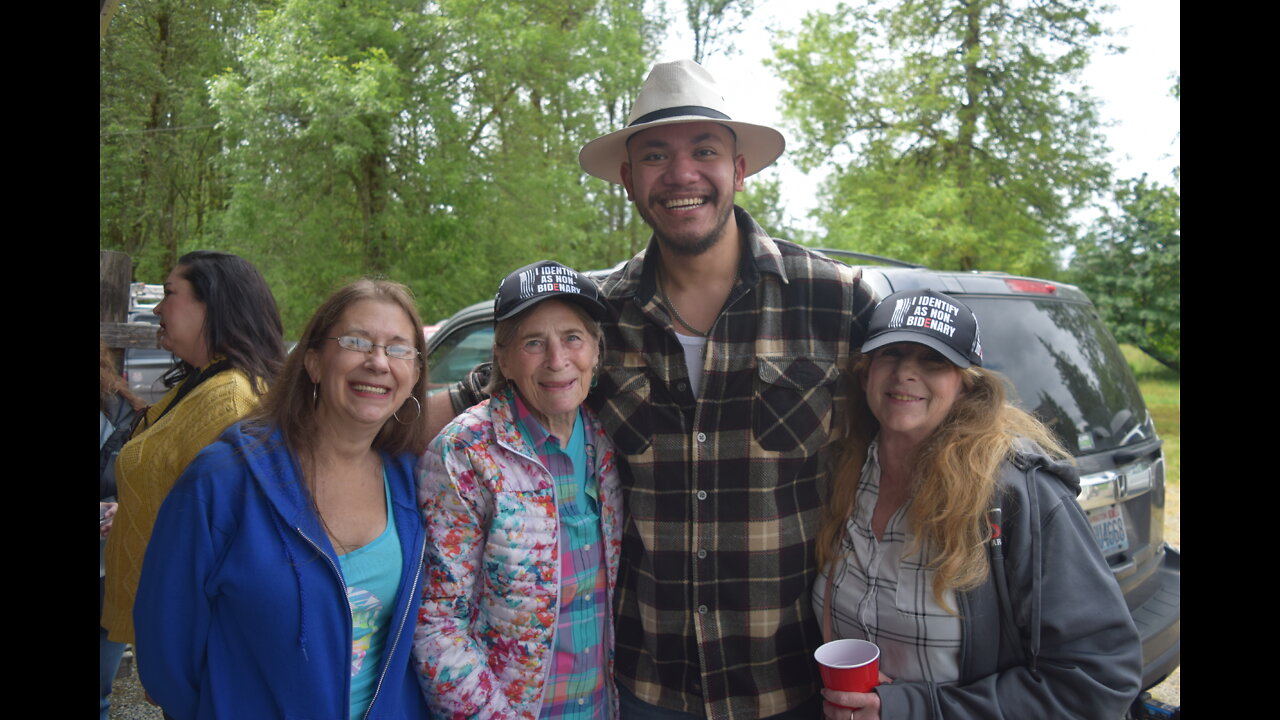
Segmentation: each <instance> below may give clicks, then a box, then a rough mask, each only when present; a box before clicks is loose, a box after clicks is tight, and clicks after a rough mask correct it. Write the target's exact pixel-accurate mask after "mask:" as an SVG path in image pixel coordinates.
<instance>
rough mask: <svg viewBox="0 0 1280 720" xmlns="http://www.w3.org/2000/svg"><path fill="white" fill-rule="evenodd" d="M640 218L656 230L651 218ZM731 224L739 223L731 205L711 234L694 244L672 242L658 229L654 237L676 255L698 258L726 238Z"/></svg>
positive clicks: (638, 207) (654, 232)
mask: <svg viewBox="0 0 1280 720" xmlns="http://www.w3.org/2000/svg"><path fill="white" fill-rule="evenodd" d="M636 209H637V210H639V209H640V206H639V205H637V206H636ZM640 217H641V218H642V219H643V220H644V221H645V224H647V225H648V226H649V227H650V228H654V225H655V223H652V222H650V221H649V218H647V217H645V213H643V212H641V213H640ZM731 222H737V219H736V218H735V217H734V212H733V205H729V207H728V208H727V209H726V211H725V214H724V217H722V218H721V219H720V222H719V223H717V224H716V226H715V227H714V228H712V230H711V232H709V233H707V234H706V235H704V236H702V237H700V238H698V239H697V240H694V241H693V242H688V241H685V242H677V241H674V240H671V239H670V238H668V237H665V236H664V235H662V234H661V233H659V232H658V231H657V229H656V228H654V230H653V235H654V237H656V238H657V239H658V244H659V245H660V246H661V247H662V248H663V249H664V250H670V251H671V252H673V253H675V254H676V255H683V256H685V257H696V256H698V255H701V254H703V253H705V252H706V251H708V250H710V249H711V248H713V247H715V245H716V243H717V242H719V241H720V238H721V237H723V236H724V233H725V229H726V228H727V227H729V223H731Z"/></svg>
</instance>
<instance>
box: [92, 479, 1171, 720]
mask: <svg viewBox="0 0 1280 720" xmlns="http://www.w3.org/2000/svg"><path fill="white" fill-rule="evenodd" d="M1165 493H1166V496H1165V497H1166V506H1165V528H1164V537H1165V541H1166V542H1168V543H1169V544H1170V545H1172V546H1173V547H1175V548H1179V549H1181V548H1182V532H1181V530H1182V523H1181V520H1182V512H1181V510H1182V502H1181V500H1182V498H1181V495H1182V492H1181V487H1180V486H1178V485H1169V486H1168V487H1167V488H1166V489H1165ZM1151 696H1152V697H1154V698H1155V699H1157V700H1159V701H1161V702H1166V703H1169V704H1170V705H1174V706H1179V705H1181V704H1182V668H1181V667H1178V669H1176V670H1174V671H1173V674H1171V675H1170V676H1169V677H1168V678H1166V679H1165V681H1164V682H1162V683H1160V684H1159V685H1157V686H1155V687H1154V688H1152V689H1151ZM111 720H164V713H162V712H160V708H158V707H156V706H154V705H152V704H150V703H148V702H147V700H146V698H145V697H143V693H142V685H141V684H140V683H139V682H138V673H136V672H134V669H133V663H132V662H131V660H130V659H128V658H126V660H125V662H124V663H121V668H120V674H119V675H117V676H116V683H115V685H114V686H113V687H112V689H111Z"/></svg>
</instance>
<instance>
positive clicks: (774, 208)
mask: <svg viewBox="0 0 1280 720" xmlns="http://www.w3.org/2000/svg"><path fill="white" fill-rule="evenodd" d="M745 187H746V189H745V190H744V191H743V192H740V193H738V195H737V196H736V197H735V198H734V200H733V202H734V203H735V204H736V205H738V206H740V207H742V208H743V209H744V210H746V211H747V212H748V213H750V214H751V217H752V219H754V220H755V221H756V222H757V223H759V224H760V227H762V228H764V229H765V231H766V232H768V233H769V235H771V236H773V237H776V238H782V239H783V240H791V241H794V242H799V243H811V242H812V241H813V238H812V237H811V236H812V234H813V233H811V232H808V231H805V230H802V229H800V228H799V227H797V226H796V223H795V218H793V217H792V216H791V215H790V214H788V213H787V212H786V211H785V210H784V209H783V206H782V178H781V177H780V176H779V174H778V169H777V167H771V168H768V169H766V170H763V171H761V172H760V173H758V174H756V175H752V176H751V177H749V178H747V180H746V184H745Z"/></svg>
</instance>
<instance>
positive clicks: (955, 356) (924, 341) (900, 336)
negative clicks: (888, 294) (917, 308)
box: [862, 330, 973, 369]
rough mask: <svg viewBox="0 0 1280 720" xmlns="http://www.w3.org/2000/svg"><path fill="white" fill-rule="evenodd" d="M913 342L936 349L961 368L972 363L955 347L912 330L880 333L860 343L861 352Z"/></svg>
mask: <svg viewBox="0 0 1280 720" xmlns="http://www.w3.org/2000/svg"><path fill="white" fill-rule="evenodd" d="M903 342H905V343H915V344H917V345H924V346H925V347H928V348H932V349H934V350H937V351H938V352H939V353H941V355H942V356H943V357H945V358H946V359H948V360H950V361H951V362H952V363H953V364H955V365H956V367H959V368H961V369H964V368H967V367H969V366H970V365H972V364H973V363H971V362H969V358H967V357H965V356H963V355H961V354H960V353H958V352H956V351H955V348H953V347H951V346H950V345H947V344H946V343H944V342H942V341H941V340H939V339H937V338H932V337H929V336H928V335H925V334H924V333H920V332H916V331H914V330H895V331H893V332H887V333H881V334H879V335H877V336H875V337H873V338H871V339H870V340H867V341H866V342H864V343H863V344H862V352H864V353H868V352H871V351H872V350H875V349H876V348H880V347H884V346H885V345H892V344H894V343H903Z"/></svg>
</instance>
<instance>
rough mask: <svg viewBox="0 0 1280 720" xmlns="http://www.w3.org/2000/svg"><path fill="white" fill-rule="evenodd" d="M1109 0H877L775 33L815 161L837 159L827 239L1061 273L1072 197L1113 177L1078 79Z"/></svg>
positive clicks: (802, 134) (964, 264)
mask: <svg viewBox="0 0 1280 720" xmlns="http://www.w3.org/2000/svg"><path fill="white" fill-rule="evenodd" d="M1100 12H1101V9H1099V8H1095V6H1094V0H1040V1H1036V2H1031V1H1029V0H1026V1H1023V0H901V1H900V2H882V1H878V0H868V1H867V2H864V3H859V4H857V5H847V4H843V3H842V4H840V5H839V6H838V7H837V9H836V10H834V11H833V12H830V13H812V14H810V15H809V16H807V17H806V18H805V20H804V23H803V26H802V29H801V30H800V31H799V32H798V33H797V34H795V35H794V36H784V37H783V38H782V39H781V40H780V41H779V42H777V43H775V44H774V50H775V54H776V57H775V59H774V60H773V61H771V63H770V64H771V65H772V67H774V68H775V69H776V71H777V72H778V73H779V75H780V76H781V77H782V79H783V80H784V81H785V83H786V85H787V87H788V88H789V90H787V91H786V92H785V93H784V99H783V102H784V116H785V117H787V118H788V119H789V120H790V121H791V122H792V123H793V125H794V127H795V129H796V132H797V135H798V139H799V141H800V142H799V151H798V153H797V155H798V161H799V164H800V166H801V167H802V168H803V169H806V170H811V169H813V168H815V167H818V166H820V165H826V166H828V167H830V168H831V169H832V171H833V172H832V174H831V176H830V177H829V178H828V180H827V182H826V184H825V186H824V188H823V191H822V198H823V202H822V205H821V207H822V209H821V210H820V211H818V212H817V213H816V216H817V218H818V220H819V222H820V224H821V225H822V226H823V227H824V228H825V230H826V232H827V239H826V241H825V242H826V243H828V244H830V245H832V246H843V247H850V248H853V249H857V250H864V251H869V252H873V253H877V254H883V255H890V256H897V257H901V258H903V259H905V260H911V261H914V262H921V263H927V264H929V265H932V266H935V267H940V268H954V269H964V270H968V269H978V268H985V269H999V270H1009V271H1014V272H1024V273H1029V274H1039V275H1052V274H1054V273H1055V271H1056V267H1057V264H1056V262H1055V250H1056V248H1055V242H1061V241H1064V240H1067V239H1069V238H1070V237H1071V236H1072V233H1073V226H1072V223H1071V220H1070V215H1071V213H1072V211H1074V210H1076V209H1077V208H1080V207H1083V206H1084V205H1085V204H1086V203H1087V201H1088V200H1090V199H1091V197H1093V196H1094V194H1095V193H1098V192H1101V191H1103V190H1105V188H1106V187H1107V183H1108V178H1109V175H1110V167H1109V165H1108V164H1107V163H1106V162H1105V160H1104V158H1105V157H1106V154H1107V148H1106V147H1105V145H1104V143H1103V139H1102V136H1101V134H1100V131H1099V123H1098V119H1097V112H1096V103H1095V101H1094V100H1093V99H1092V98H1091V97H1090V96H1089V95H1088V94H1087V92H1085V91H1084V90H1080V89H1077V88H1076V86H1075V81H1076V79H1077V78H1078V75H1079V71H1080V70H1081V69H1082V68H1083V67H1084V66H1085V64H1086V62H1087V61H1088V59H1089V55H1090V52H1091V51H1092V50H1093V49H1094V48H1095V46H1096V45H1098V44H1099V43H1100V42H1102V40H1103V38H1104V30H1103V28H1102V27H1101V25H1099V23H1098V22H1097V20H1096V19H1095V16H1096V15H1098V14H1099V13H1100Z"/></svg>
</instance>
